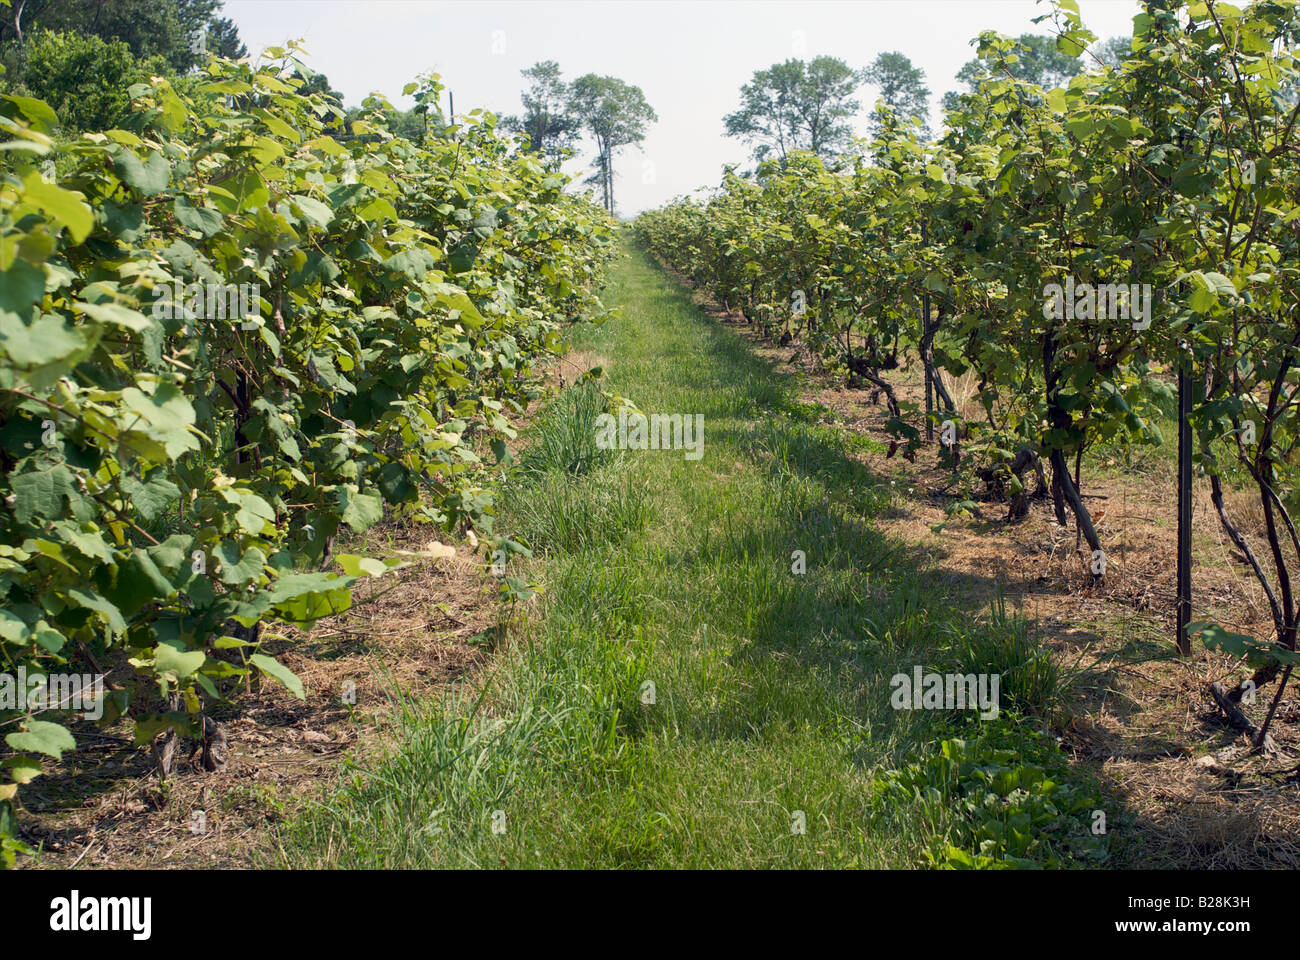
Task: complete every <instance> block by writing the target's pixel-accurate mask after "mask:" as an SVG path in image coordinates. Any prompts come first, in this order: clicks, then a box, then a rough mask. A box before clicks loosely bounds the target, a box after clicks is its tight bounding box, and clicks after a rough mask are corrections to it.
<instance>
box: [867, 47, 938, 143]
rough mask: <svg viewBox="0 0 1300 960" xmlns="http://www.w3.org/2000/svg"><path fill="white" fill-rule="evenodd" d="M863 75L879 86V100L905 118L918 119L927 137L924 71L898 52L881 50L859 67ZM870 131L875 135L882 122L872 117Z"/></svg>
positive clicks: (927, 122)
mask: <svg viewBox="0 0 1300 960" xmlns="http://www.w3.org/2000/svg"><path fill="white" fill-rule="evenodd" d="M862 79H863V80H865V81H866V82H867V83H870V84H874V85H875V86H877V87H879V88H880V102H881V103H884V104H885V105H886V106H888V107H889V108H890V109H892V110H893V111H894V112H895V113H896V114H898V115H899V116H900V117H902V118H904V119H906V120H920V121H921V134H922V135H921V139H922V140H928V139H930V123H929V120H930V89H929V87H927V86H926V85H925V71H924V70H922V69H921V68H920V67H916V66H913V65H912V61H911V60H910V59H908V58H907V57H906V56H904V55H903V54H901V53H898V52H894V53H882V54H880V55H879V56H878V57H876V59H875V62H874V63H872V64H871V66H869V67H867V68H866V69H865V70H863V71H862ZM871 132H872V134H873V135H878V134H879V133H880V132H881V123H880V120H879V119H878V118H877V117H872V119H871Z"/></svg>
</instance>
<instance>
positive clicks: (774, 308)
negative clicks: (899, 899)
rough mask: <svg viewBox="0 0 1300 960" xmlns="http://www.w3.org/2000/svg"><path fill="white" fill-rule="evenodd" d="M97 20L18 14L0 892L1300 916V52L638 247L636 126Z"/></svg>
mask: <svg viewBox="0 0 1300 960" xmlns="http://www.w3.org/2000/svg"><path fill="white" fill-rule="evenodd" d="M123 2H124V6H123V7H122V8H120V9H121V10H127V11H128V12H127V13H124V14H122V15H121V16H122V19H121V21H120V22H119V21H114V20H112V16H113V15H108V16H109V19H108V20H107V21H104V22H105V23H108V26H105V25H104V24H103V23H101V14H102V13H103V11H102V9H100V7H95V8H94V10H93V11H92V6H93V5H89V4H83V3H81V0H51V3H50V4H48V5H41V4H33V6H32V8H31V9H30V10H29V11H28V24H27V26H26V27H24V22H23V20H22V17H23V11H24V9H25V8H26V4H25V3H24V2H22V0H0V12H3V13H4V14H5V16H6V20H5V21H4V22H0V502H2V503H3V507H2V508H0V867H2V868H14V867H17V868H20V869H27V868H32V869H36V868H43V867H54V868H64V869H66V868H73V867H77V866H79V865H81V864H83V863H84V865H85V866H87V867H91V866H98V867H109V868H121V867H127V868H135V867H148V868H157V867H175V868H181V869H190V868H193V867H196V866H198V867H208V866H240V867H257V868H264V869H266V868H276V869H285V868H287V869H292V870H321V869H336V868H349V869H370V870H375V871H387V870H393V869H465V868H475V869H477V868H484V867H487V868H497V867H500V868H557V869H572V868H593V867H594V868H603V869H626V868H650V869H658V868H672V869H691V870H693V869H754V868H797V869H807V868H822V867H829V868H869V869H881V868H885V869H912V868H935V869H945V870H946V869H998V870H1002V869H1021V868H1030V869H1038V868H1097V867H1105V868H1133V867H1148V868H1149V867H1166V868H1167V867H1175V868H1182V869H1188V868H1193V869H1196V868H1203V867H1210V868H1223V867H1250V868H1259V867H1265V868H1294V867H1295V866H1296V865H1297V863H1300V844H1298V843H1297V840H1296V837H1297V836H1300V834H1298V833H1297V828H1298V827H1300V793H1298V792H1297V784H1300V768H1298V767H1297V766H1296V763H1297V756H1298V755H1300V698H1298V697H1297V694H1296V682H1295V678H1294V677H1293V675H1292V674H1293V670H1294V667H1295V666H1296V665H1297V664H1298V663H1300V651H1298V650H1297V639H1298V636H1300V596H1298V595H1297V592H1298V591H1300V532H1297V519H1296V518H1297V513H1298V512H1300V450H1298V445H1300V129H1297V125H1298V123H1300V56H1297V54H1296V52H1295V46H1296V44H1297V42H1300V0H1257V2H1253V3H1250V4H1248V5H1246V6H1244V7H1240V8H1239V7H1235V6H1232V5H1230V4H1228V3H1224V2H1220V0H1144V2H1142V3H1141V4H1140V8H1135V10H1137V13H1136V16H1134V17H1133V19H1132V25H1133V29H1132V34H1131V36H1123V37H1118V38H1112V39H1111V40H1110V41H1106V42H1105V43H1102V42H1101V41H1099V38H1098V37H1097V35H1095V34H1094V33H1092V32H1091V31H1090V30H1088V29H1087V27H1086V26H1085V24H1084V20H1083V17H1082V15H1081V14H1080V11H1079V6H1078V3H1077V2H1076V0H1042V6H1041V7H1040V8H1039V12H1040V13H1041V15H1040V16H1038V17H1037V19H1035V20H1034V21H1033V22H1034V23H1035V24H1038V25H1039V27H1040V29H1041V30H1043V31H1044V35H1042V36H1040V35H1036V34H1025V35H1022V36H1021V37H1020V38H1014V37H1010V36H1007V35H1004V34H1002V33H1000V32H997V31H993V30H988V31H985V32H983V33H981V34H980V35H979V37H978V38H977V39H976V40H975V41H973V42H972V47H973V49H974V51H975V59H974V60H972V61H970V62H969V63H968V64H967V65H966V66H965V67H963V68H962V69H961V71H960V72H958V73H956V77H957V78H958V80H959V81H960V82H962V83H964V84H965V89H963V90H961V91H958V92H954V93H950V94H948V96H947V97H945V98H944V101H943V104H944V116H943V123H942V126H941V127H936V128H933V129H932V128H931V126H930V123H929V119H928V110H929V107H928V105H927V104H928V97H929V96H930V91H929V90H928V88H925V87H924V86H923V85H922V83H921V80H922V79H923V77H924V74H923V72H922V71H920V70H919V69H916V68H914V67H913V66H912V65H911V62H910V61H909V60H908V59H907V58H906V57H904V56H902V54H900V53H882V54H880V55H879V56H878V57H877V58H876V60H875V61H874V62H873V63H871V64H870V65H869V66H868V67H865V68H863V69H861V70H853V69H851V68H849V67H848V66H847V65H846V64H844V63H843V62H841V61H839V60H837V59H835V58H833V57H830V56H822V57H817V58H814V59H810V60H809V61H807V62H805V61H804V60H802V59H790V60H787V61H786V62H785V63H779V64H774V65H773V66H772V67H770V68H767V69H763V70H756V71H754V73H753V76H752V79H751V80H750V81H749V82H747V83H746V84H745V85H744V86H743V87H742V88H741V99H740V106H739V108H737V109H736V110H734V111H733V112H732V113H729V114H727V115H726V116H725V117H724V118H723V128H724V129H725V131H726V135H727V136H729V137H733V138H738V139H740V140H743V141H745V142H746V143H747V144H748V145H749V146H750V147H751V148H752V154H751V157H752V160H753V165H752V167H751V168H750V169H742V166H743V165H742V164H727V165H726V166H725V167H724V168H723V171H722V178H721V181H720V183H718V185H717V186H716V187H711V188H708V189H707V190H701V191H697V192H696V193H694V194H688V195H684V196H678V195H677V194H676V192H672V193H669V192H667V191H664V192H663V193H662V194H661V196H660V198H659V200H657V201H656V203H657V204H662V201H663V200H665V199H667V198H668V197H673V196H678V199H675V200H672V201H671V202H668V203H667V204H666V205H658V206H652V207H642V208H640V209H641V212H639V213H638V214H637V215H636V216H635V217H627V218H625V219H624V220H623V221H622V222H620V220H619V218H618V216H617V214H618V212H619V208H618V206H617V205H616V200H615V181H616V179H617V176H618V167H619V165H620V163H621V157H620V151H622V150H624V149H625V148H628V147H644V145H645V143H646V140H647V135H648V130H649V128H650V125H652V124H655V123H659V122H661V121H660V117H659V115H658V114H656V112H655V110H654V109H652V108H651V107H650V104H649V102H648V101H647V99H646V96H645V94H644V93H643V91H642V90H641V88H640V87H637V86H635V85H632V84H629V83H627V82H625V81H623V80H621V79H619V78H616V77H609V76H600V75H596V74H586V75H583V76H579V77H577V78H576V79H574V80H572V81H568V80H565V79H564V78H563V77H562V74H561V71H560V68H559V65H558V63H557V62H556V61H553V60H541V61H538V62H537V63H535V64H534V66H532V67H530V68H529V69H526V70H522V71H520V73H521V74H522V76H523V77H525V78H526V79H527V80H528V81H529V83H530V86H529V88H528V89H527V90H526V91H524V93H523V94H522V95H521V97H520V101H521V103H522V104H523V112H522V113H521V114H519V115H513V116H512V115H504V114H498V113H496V112H493V111H491V110H488V109H472V110H470V111H469V112H457V111H456V108H455V103H454V101H453V98H452V97H451V96H450V91H449V89H448V87H447V86H446V85H445V83H444V79H443V77H442V76H441V75H440V74H439V73H432V72H430V73H425V74H422V75H419V76H418V78H417V79H416V80H415V81H413V82H411V83H408V84H407V85H406V86H405V87H404V88H403V90H402V94H401V96H402V99H403V101H405V102H409V103H410V104H413V106H412V108H411V109H409V110H406V111H403V110H399V109H397V108H396V107H395V106H394V103H393V102H390V101H389V100H388V99H387V98H385V97H384V96H382V95H381V94H378V93H374V94H371V95H370V96H368V97H366V98H364V99H363V100H362V101H361V103H360V106H354V107H351V108H345V107H344V105H343V97H342V94H340V93H338V92H337V91H333V90H331V89H330V83H329V81H328V79H327V78H325V77H324V76H323V74H318V73H314V72H313V70H312V69H311V68H310V67H309V66H308V61H307V60H306V56H305V51H304V48H303V46H302V44H301V43H299V42H290V43H287V44H285V45H284V46H276V47H271V48H268V49H266V50H265V51H264V52H262V53H261V54H260V56H257V57H250V56H248V55H247V50H246V48H244V47H243V46H242V43H241V41H240V40H239V37H238V33H237V30H236V25H235V23H234V21H233V20H228V19H223V18H218V17H217V13H218V12H219V11H220V9H221V5H220V3H218V2H215V0H212V2H209V0H123ZM128 7H129V9H128ZM1044 10H1045V11H1046V12H1045V13H1044V12H1042V11H1044ZM132 11H133V12H132ZM196 11H197V12H196ZM145 14H148V15H149V16H155V15H156V16H157V17H160V18H162V19H160V20H158V21H157V23H155V22H154V21H152V20H149V21H148V24H151V25H149V26H148V27H147V29H144V30H142V31H139V34H148V36H146V37H145V39H144V40H142V39H141V37H140V35H137V34H132V33H131V30H132V29H133V28H132V27H131V26H130V23H132V22H138V23H145ZM164 14H166V17H170V18H171V19H170V20H167V19H166V17H164V16H163V15H164ZM200 15H201V16H200ZM196 17H198V18H199V19H203V18H206V20H204V27H203V29H204V31H206V32H204V34H203V37H204V40H203V42H204V43H206V42H207V39H206V38H207V37H208V36H209V34H211V35H212V38H213V43H214V45H216V47H217V49H213V50H209V49H207V48H206V47H204V46H202V44H200V46H198V47H197V48H190V47H188V46H186V43H187V42H188V41H187V40H186V31H187V30H188V29H189V24H190V19H194V18H196ZM33 18H35V19H36V21H37V23H38V25H39V29H38V28H37V26H33V25H32V20H33ZM42 18H43V19H42ZM78 18H80V19H78ZM187 18H190V19H187ZM121 24H127V25H126V26H122V25H121ZM159 24H161V26H159ZM164 27H165V28H166V29H165V30H164ZM358 29H360V27H358ZM24 30H25V31H26V32H24ZM96 31H98V32H96ZM112 31H118V32H117V33H113V32H112ZM167 31H170V32H171V34H170V35H174V36H172V40H173V41H174V42H172V44H171V46H167V45H166V44H163V43H162V42H161V41H157V38H156V37H154V36H152V34H158V35H159V36H161V35H162V34H164V33H166V32H167ZM151 32H152V33H151ZM493 36H494V40H493V44H494V47H495V45H497V44H498V43H499V42H503V41H501V40H500V39H499V38H495V33H494V34H493ZM105 38H107V39H105ZM178 38H179V39H178ZM146 41H147V42H146ZM155 47H156V48H157V49H155ZM498 52H499V51H498V50H496V49H494V50H493V53H498ZM404 62H405V61H403V63H404ZM87 64H93V65H94V66H92V67H87ZM331 72H334V67H333V66H332V67H331ZM88 73H89V74H90V75H91V79H90V81H88V80H87V76H88ZM411 73H413V74H414V73H416V71H415V70H412V71H411ZM6 75H10V76H11V80H9V81H5V80H4V79H3V78H4V77H5V76H6ZM409 75H410V74H406V73H403V76H409ZM336 76H337V74H336ZM113 78H116V79H113ZM119 81H120V82H119ZM863 82H869V83H872V84H874V85H875V86H876V87H878V88H879V89H880V90H881V97H880V100H879V101H878V102H877V103H876V104H875V106H874V109H873V110H872V111H871V113H870V115H869V117H868V118H867V119H866V120H865V121H864V122H863V123H862V124H861V126H863V127H865V129H861V130H860V129H857V128H856V127H855V125H854V124H855V122H856V121H855V120H854V111H855V110H857V109H858V107H859V104H858V103H857V101H855V100H853V99H852V98H853V94H854V91H855V90H856V89H857V87H858V85H859V84H861V83H863ZM88 84H89V85H88ZM647 88H648V89H649V86H647ZM92 94H93V95H92ZM456 99H460V98H459V97H457V98H456ZM462 106H463V104H462ZM667 116H668V114H667V112H666V111H665V117H667ZM584 138H587V139H588V140H590V142H591V143H593V144H594V145H595V150H596V155H595V157H594V160H593V161H592V163H591V164H590V166H589V168H588V169H587V170H586V172H585V173H575V172H572V171H570V170H566V169H565V166H566V164H568V165H574V164H575V163H576V147H577V146H578V145H579V144H581V143H584V142H586V140H584ZM646 164H647V166H645V167H643V170H645V171H646V173H645V174H644V176H643V182H642V184H641V186H642V187H643V188H645V187H649V186H651V185H653V182H654V174H653V170H654V164H653V162H651V161H650V160H647V161H646ZM713 169H714V170H716V169H717V168H716V167H714V168H713ZM593 170H594V172H592V171H593ZM635 186H636V185H635V184H630V185H629V184H627V183H626V179H625V183H624V186H623V187H621V188H620V192H619V194H618V196H619V197H620V198H626V197H627V196H628V194H629V193H631V192H633V191H634V190H635ZM628 187H631V189H630V190H629V189H626V188H628ZM622 202H624V203H627V200H626V199H624V200H623V201H622ZM358 684H360V685H361V686H362V687H363V690H362V693H361V696H360V698H358ZM259 745H266V746H259ZM178 851H179V853H178ZM92 853H93V854H94V855H93V856H91V854H92ZM173 857H174V859H173ZM73 893H74V894H75V893H76V891H75V890H74V891H73ZM51 925H52V929H58V928H55V927H53V921H52V922H51ZM72 929H74V930H75V929H76V927H75V926H74V927H73V928H72Z"/></svg>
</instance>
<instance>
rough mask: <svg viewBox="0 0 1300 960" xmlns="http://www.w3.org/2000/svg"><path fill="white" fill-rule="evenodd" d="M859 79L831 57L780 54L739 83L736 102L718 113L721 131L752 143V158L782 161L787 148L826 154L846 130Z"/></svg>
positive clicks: (840, 143) (843, 142)
mask: <svg viewBox="0 0 1300 960" xmlns="http://www.w3.org/2000/svg"><path fill="white" fill-rule="evenodd" d="M860 83H861V78H860V77H859V75H858V74H857V73H856V72H855V71H854V70H853V69H852V68H850V67H849V65H848V64H847V63H845V62H844V61H843V60H839V59H837V58H835V57H817V58H816V59H814V60H812V61H809V62H806V63H805V62H804V61H803V60H786V61H785V62H784V63H775V64H773V65H772V66H770V67H768V68H766V69H764V70H755V71H754V76H753V79H752V80H750V82H749V83H747V84H745V85H744V86H743V87H741V88H740V107H739V108H738V109H737V110H735V111H734V112H733V113H729V114H727V116H726V117H724V118H723V123H724V124H725V126H726V131H727V136H730V137H739V138H740V139H741V140H743V141H745V142H746V143H749V144H752V145H753V156H754V159H755V160H758V161H762V160H765V159H767V158H769V157H772V156H773V155H775V158H776V159H778V160H779V161H781V162H782V163H784V162H785V160H786V158H787V157H788V156H789V154H790V152H791V151H792V150H810V151H812V152H813V153H815V154H817V155H818V156H820V157H822V158H823V159H825V158H828V157H831V156H833V155H835V154H836V153H838V152H840V151H842V150H843V149H845V148H846V147H847V145H848V143H849V139H850V137H851V136H852V128H851V127H850V125H849V122H848V121H849V118H850V117H852V116H853V115H854V114H855V113H856V112H857V110H858V108H859V106H860V104H859V103H858V101H857V100H855V99H853V94H854V92H855V91H856V90H857V88H858V86H859V85H860Z"/></svg>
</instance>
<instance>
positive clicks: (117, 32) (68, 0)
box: [0, 0, 248, 73]
mask: <svg viewBox="0 0 1300 960" xmlns="http://www.w3.org/2000/svg"><path fill="white" fill-rule="evenodd" d="M221 7H222V0H15V3H14V4H13V7H12V9H11V10H10V11H8V15H7V16H6V17H4V18H3V20H0V46H3V47H17V48H21V47H22V45H23V41H24V38H26V37H30V36H31V35H33V34H34V33H35V32H36V31H37V30H39V29H46V30H55V31H62V32H71V33H79V34H83V35H87V36H93V37H98V38H99V39H101V40H104V41H106V42H112V41H121V42H122V43H125V44H126V45H127V47H128V48H129V49H130V51H131V53H132V54H133V55H134V56H135V57H137V58H139V59H146V58H148V57H155V56H157V57H162V58H163V59H164V60H165V61H166V62H167V64H168V66H169V67H170V68H171V69H172V70H174V71H176V72H177V73H185V72H187V71H189V70H192V69H194V67H196V66H198V65H199V64H201V63H203V62H204V61H205V60H206V59H207V55H208V53H216V54H218V55H220V56H228V57H242V56H245V55H247V53H248V51H247V48H245V46H244V45H243V43H241V42H240V40H239V31H238V29H237V28H236V27H235V24H234V22H233V21H231V20H230V19H229V18H228V17H220V16H218V13H219V12H220V10H221ZM201 38H202V40H201ZM205 49H206V51H207V52H204V51H205Z"/></svg>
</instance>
